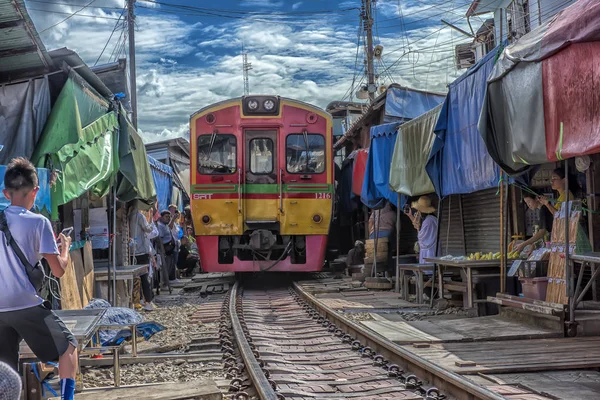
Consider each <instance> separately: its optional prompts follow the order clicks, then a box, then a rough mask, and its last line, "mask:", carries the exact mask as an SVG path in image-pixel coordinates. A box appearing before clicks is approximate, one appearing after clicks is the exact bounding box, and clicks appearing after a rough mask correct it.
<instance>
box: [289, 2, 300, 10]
mask: <svg viewBox="0 0 600 400" xmlns="http://www.w3.org/2000/svg"><path fill="white" fill-rule="evenodd" d="M302 4H303V3H302V2H301V1H299V2H298V3H294V4H292V10H297V9H299V8H300V6H301V5H302Z"/></svg>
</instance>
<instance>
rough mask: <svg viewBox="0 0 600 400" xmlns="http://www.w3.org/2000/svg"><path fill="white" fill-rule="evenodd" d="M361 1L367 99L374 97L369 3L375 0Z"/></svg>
mask: <svg viewBox="0 0 600 400" xmlns="http://www.w3.org/2000/svg"><path fill="white" fill-rule="evenodd" d="M362 1H363V26H364V29H365V34H366V36H367V51H366V53H367V82H368V83H367V90H368V91H369V99H370V100H371V101H373V100H374V99H375V91H376V90H377V88H375V66H374V62H373V14H372V8H371V4H372V2H373V1H376V0H362Z"/></svg>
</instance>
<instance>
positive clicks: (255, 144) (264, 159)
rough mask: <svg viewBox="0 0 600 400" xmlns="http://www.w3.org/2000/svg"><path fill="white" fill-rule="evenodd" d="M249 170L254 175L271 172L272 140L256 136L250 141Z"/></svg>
mask: <svg viewBox="0 0 600 400" xmlns="http://www.w3.org/2000/svg"><path fill="white" fill-rule="evenodd" d="M250 172H252V173H253V174H256V175H260V174H271V173H273V141H272V140H271V139H269V138H257V139H252V140H251V141H250Z"/></svg>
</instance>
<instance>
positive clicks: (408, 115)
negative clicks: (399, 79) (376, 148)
mask: <svg viewBox="0 0 600 400" xmlns="http://www.w3.org/2000/svg"><path fill="white" fill-rule="evenodd" d="M444 99H445V96H443V95H439V94H435V93H430V92H422V91H419V90H413V89H408V88H403V87H397V86H391V87H389V88H388V89H387V91H386V99H385V120H386V122H392V121H397V120H398V119H401V120H402V121H403V122H406V121H408V120H411V119H413V118H417V117H418V116H419V115H422V114H425V113H426V112H427V111H429V110H431V109H432V108H434V107H436V106H438V105H440V104H442V102H443V101H444Z"/></svg>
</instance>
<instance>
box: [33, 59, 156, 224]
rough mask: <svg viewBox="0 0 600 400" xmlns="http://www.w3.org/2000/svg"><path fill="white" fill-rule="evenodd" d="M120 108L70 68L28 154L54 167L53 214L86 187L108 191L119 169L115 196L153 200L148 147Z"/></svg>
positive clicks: (145, 202)
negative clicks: (44, 123) (113, 109)
mask: <svg viewBox="0 0 600 400" xmlns="http://www.w3.org/2000/svg"><path fill="white" fill-rule="evenodd" d="M121 110H122V111H121V113H119V114H118V115H117V112H115V111H110V103H109V102H108V101H106V100H105V99H104V98H102V96H100V95H99V94H98V93H97V92H96V91H95V90H94V89H93V88H91V87H90V86H89V85H88V84H87V83H86V82H85V81H84V80H83V78H81V77H80V76H79V75H78V74H77V73H76V72H74V71H71V72H70V73H69V77H68V79H67V81H66V83H65V85H64V86H63V88H62V90H61V92H60V94H59V96H58V99H57V100H56V103H55V104H54V107H53V108H52V112H51V114H50V117H49V118H48V121H47V123H46V126H45V127H44V131H43V132H42V136H41V138H40V141H39V143H38V145H37V147H36V150H35V152H34V154H33V156H32V161H33V163H34V164H35V165H37V166H38V167H40V168H49V169H51V170H56V171H58V174H57V179H56V184H55V185H54V186H53V187H52V188H51V190H50V191H51V199H52V217H53V219H56V218H58V206H60V205H62V204H66V203H68V202H70V201H72V200H75V199H76V198H78V197H80V196H81V195H83V194H85V193H86V192H88V191H89V192H91V193H92V194H93V195H94V196H97V197H102V196H105V195H107V194H108V192H109V190H110V187H111V185H112V184H113V183H114V182H115V179H114V178H115V176H117V171H119V172H120V173H119V174H118V178H117V197H118V199H119V200H121V201H124V202H128V201H131V200H139V202H140V203H141V204H140V207H141V208H146V207H148V206H149V205H152V204H154V202H155V201H156V191H155V189H154V182H153V181H152V174H151V172H150V166H149V164H148V160H147V157H146V148H145V147H144V143H143V141H142V139H141V138H140V136H139V135H138V134H137V132H136V131H135V129H133V127H132V126H131V124H130V123H129V121H128V119H127V118H126V117H125V115H126V114H125V111H124V110H123V109H122V108H121Z"/></svg>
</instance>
